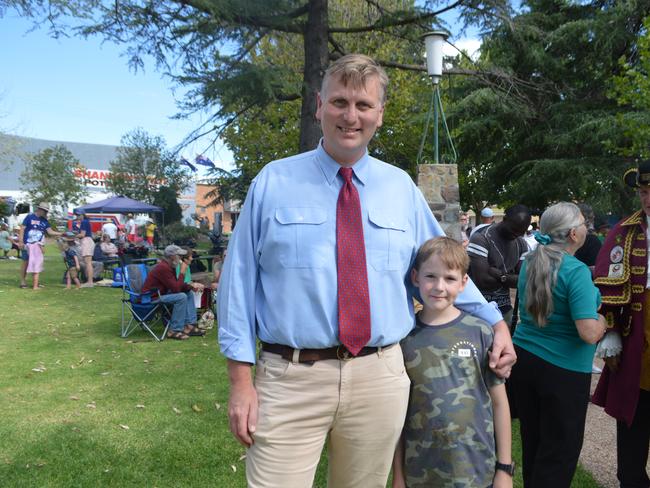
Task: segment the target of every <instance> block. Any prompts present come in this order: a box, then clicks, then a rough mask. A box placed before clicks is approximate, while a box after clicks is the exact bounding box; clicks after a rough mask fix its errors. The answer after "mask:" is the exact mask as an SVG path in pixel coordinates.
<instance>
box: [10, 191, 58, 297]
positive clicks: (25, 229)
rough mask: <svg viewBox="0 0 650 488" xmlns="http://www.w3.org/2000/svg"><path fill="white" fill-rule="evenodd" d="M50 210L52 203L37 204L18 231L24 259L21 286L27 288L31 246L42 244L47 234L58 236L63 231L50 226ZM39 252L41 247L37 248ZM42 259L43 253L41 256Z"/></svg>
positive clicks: (35, 281)
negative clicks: (48, 218) (48, 217)
mask: <svg viewBox="0 0 650 488" xmlns="http://www.w3.org/2000/svg"><path fill="white" fill-rule="evenodd" d="M49 211H50V205H49V204H48V203H44V202H42V203H39V204H38V205H37V206H36V210H34V213H30V214H29V215H28V216H27V217H25V219H24V220H23V224H22V225H21V226H20V231H19V233H18V247H20V249H21V253H20V256H21V258H22V260H23V262H22V265H21V268H20V287H21V288H27V282H26V281H25V277H26V276H27V265H28V263H29V252H28V248H29V247H34V246H32V244H42V243H44V241H45V234H47V235H49V236H52V237H56V236H60V235H61V232H56V231H55V230H53V229H52V227H51V226H50V223H49V222H48V220H47V213H48V212H49ZM35 250H36V251H37V252H38V251H39V249H38V248H35ZM40 258H41V259H42V255H41V256H40ZM39 286H42V285H39V283H38V273H34V288H38V287H39Z"/></svg>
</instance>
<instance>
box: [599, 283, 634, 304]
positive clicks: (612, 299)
mask: <svg viewBox="0 0 650 488" xmlns="http://www.w3.org/2000/svg"><path fill="white" fill-rule="evenodd" d="M631 288H632V287H631V286H630V282H629V281H628V282H627V283H624V284H623V294H621V295H603V296H602V297H601V299H602V302H603V303H604V304H605V305H625V304H628V303H630V299H631V298H632V293H631V291H632V290H631ZM601 291H602V290H601Z"/></svg>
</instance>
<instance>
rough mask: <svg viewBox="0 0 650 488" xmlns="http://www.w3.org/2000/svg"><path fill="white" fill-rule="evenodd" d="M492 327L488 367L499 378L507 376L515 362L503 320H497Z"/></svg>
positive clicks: (513, 350) (514, 354)
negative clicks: (492, 333) (492, 335)
mask: <svg viewBox="0 0 650 488" xmlns="http://www.w3.org/2000/svg"><path fill="white" fill-rule="evenodd" d="M493 329H494V341H493V342H492V351H491V352H490V369H491V370H492V371H494V372H495V373H496V375H497V376H498V377H500V378H509V377H510V372H511V371H512V367H513V366H514V364H515V363H516V362H517V354H516V353H515V347H514V346H513V345H512V338H511V337H510V330H509V329H508V325H507V324H506V323H505V322H504V321H503V320H501V321H500V322H497V323H496V324H495V326H494V327H493Z"/></svg>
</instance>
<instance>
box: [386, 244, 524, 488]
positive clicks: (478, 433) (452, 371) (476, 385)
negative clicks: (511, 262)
mask: <svg viewBox="0 0 650 488" xmlns="http://www.w3.org/2000/svg"><path fill="white" fill-rule="evenodd" d="M468 267H469V258H468V256H467V254H466V252H465V249H464V248H463V246H462V244H460V243H459V242H457V241H455V240H454V239H450V238H448V237H439V238H436V239H431V240H429V241H427V242H425V243H424V244H423V245H422V247H421V248H420V250H419V251H418V254H417V256H416V258H415V264H414V267H413V270H412V272H411V281H412V282H413V285H414V286H416V287H417V288H418V289H419V291H420V296H421V297H422V298H421V301H422V304H423V309H422V311H420V312H419V313H418V315H417V316H416V326H415V328H414V329H413V331H411V333H410V334H409V335H408V336H407V337H406V338H404V340H403V341H402V343H401V346H402V351H403V354H404V364H405V366H406V370H407V373H408V375H409V377H410V379H411V394H410V398H409V407H408V411H407V414H406V421H405V424H404V430H403V432H402V437H401V439H400V441H399V443H398V445H397V448H396V450H395V457H394V460H393V488H403V487H408V488H420V487H422V488H424V487H427V488H429V487H442V486H454V487H455V488H460V487H471V488H487V487H492V486H493V487H494V488H512V476H513V473H514V464H513V463H512V457H511V433H510V429H511V428H510V410H509V407H508V398H507V396H506V389H505V385H504V383H503V380H501V379H499V378H498V377H497V376H496V375H495V374H494V373H493V372H492V371H491V370H490V368H489V366H488V354H489V349H490V348H491V347H492V342H493V338H494V332H493V331H492V327H491V326H490V325H489V324H487V323H486V322H484V321H482V320H481V319H479V318H477V317H473V316H471V315H467V314H465V312H462V311H461V310H459V309H458V308H456V307H455V306H454V300H455V299H456V297H457V296H458V295H459V293H461V292H462V291H463V289H464V288H465V284H466V283H467V280H468V277H467V268H468ZM495 438H496V439H495ZM495 440H496V446H495Z"/></svg>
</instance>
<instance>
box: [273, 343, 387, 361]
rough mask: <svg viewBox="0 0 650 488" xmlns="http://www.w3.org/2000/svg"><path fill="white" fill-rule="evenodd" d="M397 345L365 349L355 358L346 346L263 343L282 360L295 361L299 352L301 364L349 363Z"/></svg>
mask: <svg viewBox="0 0 650 488" xmlns="http://www.w3.org/2000/svg"><path fill="white" fill-rule="evenodd" d="M394 345H395V344H391V345H389V346H383V347H364V348H363V349H361V351H359V353H358V354H357V355H356V356H353V355H352V353H351V352H350V351H348V350H347V348H346V347H345V346H344V345H340V346H335V347H328V348H326V349H298V350H296V349H294V348H293V347H289V346H283V345H281V344H269V343H268V342H262V351H266V352H272V353H273V354H279V355H280V356H282V359H286V360H287V361H292V362H293V361H294V353H295V352H298V362H299V363H313V362H314V361H322V360H324V359H338V360H340V361H348V360H350V359H354V358H355V357H357V358H358V357H361V356H368V355H370V354H374V353H376V352H379V351H380V350H385V349H390V348H391V347H393V346H394Z"/></svg>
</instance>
